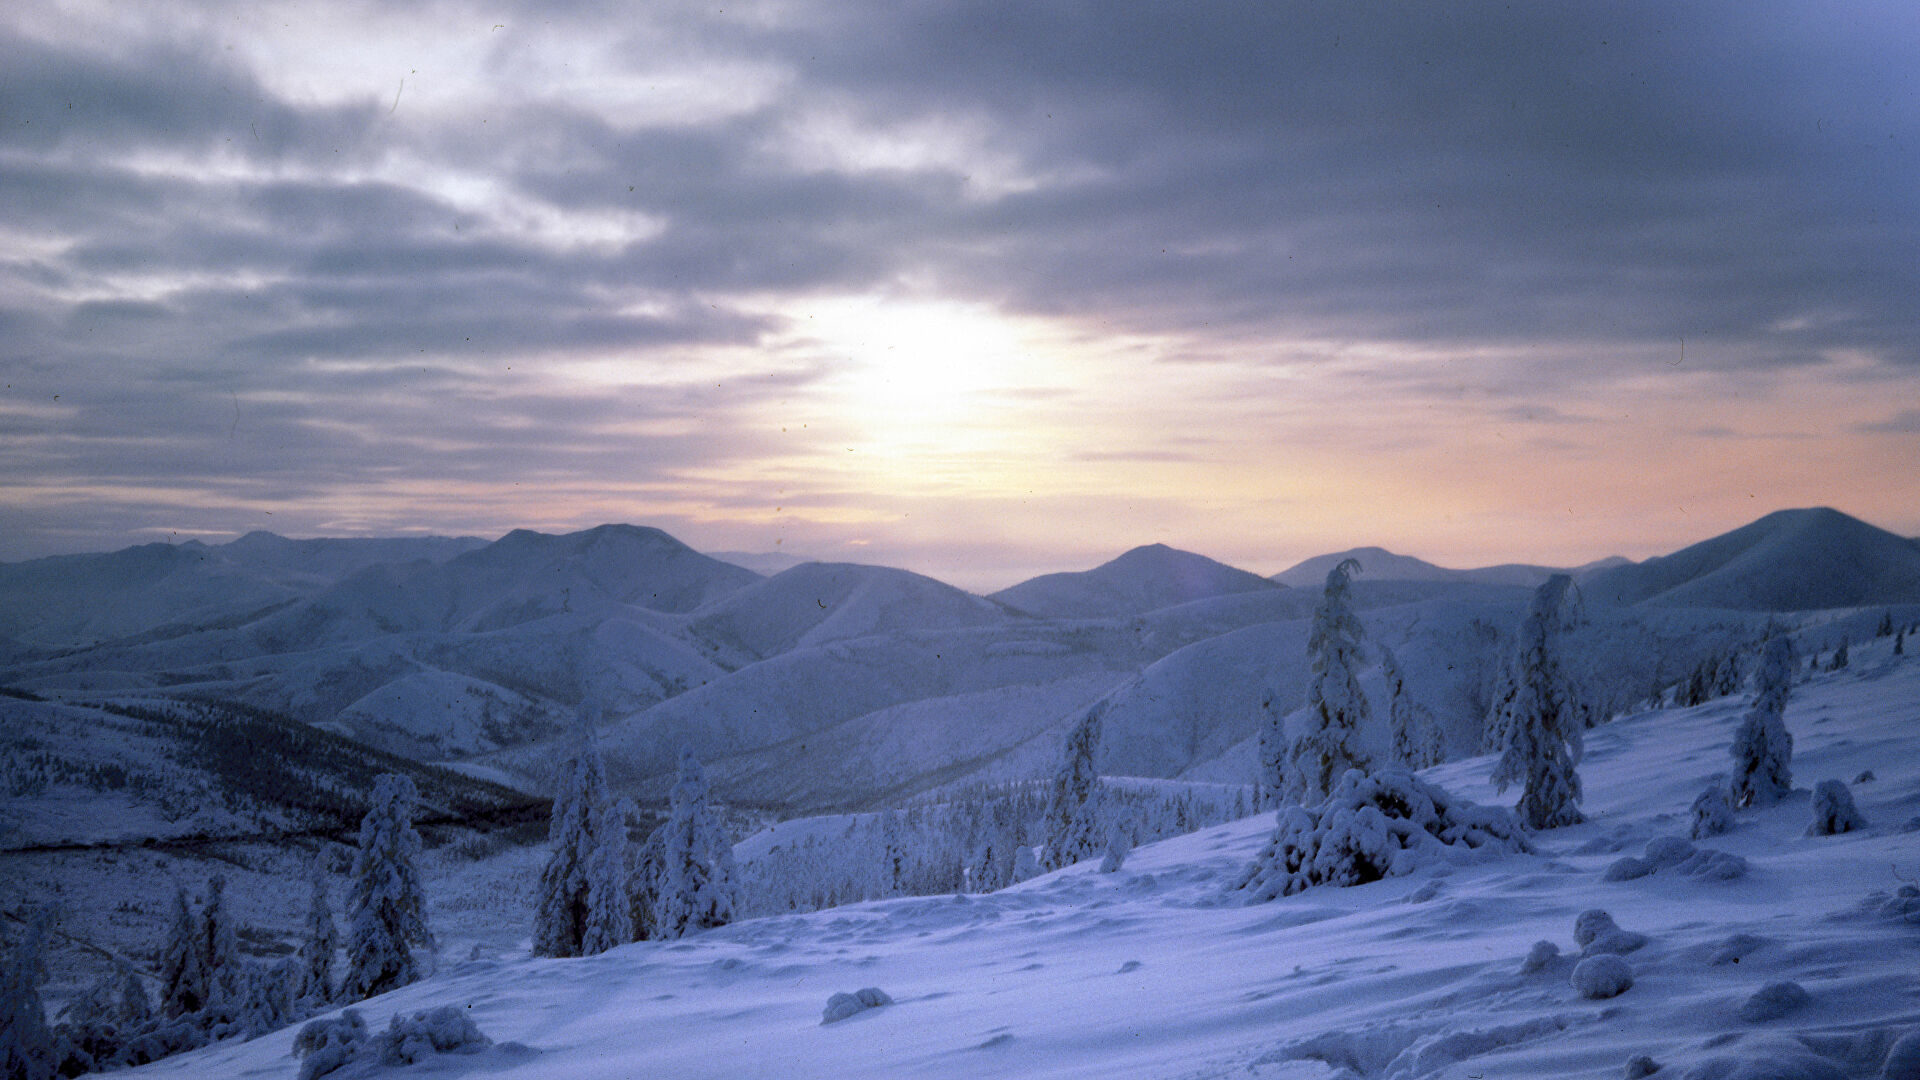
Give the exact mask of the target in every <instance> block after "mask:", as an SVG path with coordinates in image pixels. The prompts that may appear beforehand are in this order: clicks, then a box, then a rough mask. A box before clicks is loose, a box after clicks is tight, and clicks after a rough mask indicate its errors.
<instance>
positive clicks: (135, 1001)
mask: <svg viewBox="0 0 1920 1080" xmlns="http://www.w3.org/2000/svg"><path fill="white" fill-rule="evenodd" d="M118 976H119V981H120V993H119V997H118V998H117V999H116V1001H115V1004H114V1018H115V1019H116V1020H118V1021H119V1022H120V1027H121V1028H122V1030H125V1031H137V1030H139V1029H140V1028H143V1027H146V1026H147V1025H148V1024H150V1023H152V1022H153V999H152V998H150V997H148V996H147V984H146V983H144V982H142V981H141V980H140V973H139V972H137V971H135V970H133V965H132V964H129V963H127V962H126V961H125V960H121V961H119V970H118Z"/></svg>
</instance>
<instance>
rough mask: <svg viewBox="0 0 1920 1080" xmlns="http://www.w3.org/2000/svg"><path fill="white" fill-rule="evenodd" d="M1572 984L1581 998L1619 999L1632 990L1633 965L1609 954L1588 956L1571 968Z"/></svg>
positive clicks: (1597, 999)
mask: <svg viewBox="0 0 1920 1080" xmlns="http://www.w3.org/2000/svg"><path fill="white" fill-rule="evenodd" d="M1572 983H1573V989H1574V992H1575V993H1578V994H1579V995H1580V996H1581V997H1583V998H1591V999H1593V1000H1595V1001H1599V1000H1603V999H1605V998H1610V997H1619V996H1620V995H1621V994H1624V993H1626V992H1627V991H1628V990H1630V989H1632V988H1633V965H1632V964H1629V963H1627V962H1626V961H1625V960H1622V959H1620V958H1619V957H1618V956H1614V955H1612V954H1611V953H1604V954H1602V955H1599V956H1589V957H1587V958H1586V959H1585V960H1582V961H1580V962H1579V963H1578V964H1575V965H1574V966H1573V977H1572Z"/></svg>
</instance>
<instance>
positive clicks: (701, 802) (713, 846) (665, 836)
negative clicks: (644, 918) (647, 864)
mask: <svg viewBox="0 0 1920 1080" xmlns="http://www.w3.org/2000/svg"><path fill="white" fill-rule="evenodd" d="M672 803H673V806H672V811H671V813H670V815H669V817H668V818H667V823H666V824H665V825H662V826H661V827H660V828H661V829H662V835H661V843H660V874H659V882H660V886H659V894H658V900H657V901H656V903H655V905H654V913H653V917H654V931H655V936H657V937H662V938H679V937H685V936H686V935H688V934H691V933H694V932H696V931H700V930H706V929H709V928H711V927H715V926H725V925H726V924H727V923H730V922H732V921H733V913H734V906H735V904H736V902H737V888H738V886H737V880H738V875H739V872H738V870H737V869H736V868H735V867H734V863H733V845H732V844H731V843H730V842H729V841H728V840H727V836H726V831H725V829H724V828H723V827H722V825H721V823H720V818H719V815H717V814H716V813H714V810H713V808H712V807H711V806H709V805H708V803H707V779H706V776H705V775H704V774H703V773H702V772H701V769H700V759H699V758H697V757H695V756H694V755H693V750H692V748H690V747H689V748H685V749H682V750H681V751H680V778H679V780H678V782H676V783H675V784H674V785H673V796H672Z"/></svg>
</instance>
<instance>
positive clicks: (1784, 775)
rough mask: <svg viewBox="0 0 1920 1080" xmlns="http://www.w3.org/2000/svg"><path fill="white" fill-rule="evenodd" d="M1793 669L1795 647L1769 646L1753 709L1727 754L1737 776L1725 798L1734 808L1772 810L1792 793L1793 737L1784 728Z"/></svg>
mask: <svg viewBox="0 0 1920 1080" xmlns="http://www.w3.org/2000/svg"><path fill="white" fill-rule="evenodd" d="M1793 669H1794V658H1793V642H1792V641H1791V640H1789V639H1787V638H1786V637H1776V638H1774V639H1772V640H1771V641H1768V642H1767V644H1766V645H1765V646H1764V648H1763V649H1762V651H1761V654H1760V665H1759V667H1758V668H1757V669H1756V670H1755V671H1754V674H1753V704H1752V706H1751V707H1750V708H1748V710H1747V715H1746V718H1745V719H1744V720H1742V721H1741V722H1740V730H1739V731H1737V732H1735V733H1734V736H1733V745H1732V746H1731V747H1729V748H1728V752H1729V753H1730V754H1732V755H1733V774H1732V776H1731V777H1730V778H1729V779H1728V781H1727V796H1728V798H1730V799H1731V800H1732V801H1733V805H1734V806H1737V807H1739V806H1770V805H1772V804H1773V803H1775V802H1777V801H1779V799H1780V798H1781V797H1782V796H1784V795H1786V794H1787V793H1788V792H1790V791H1792V790H1793V770H1792V768H1791V766H1790V763H1791V762H1792V760H1793V735H1792V734H1791V733H1789V732H1788V731H1787V723H1786V713H1787V697H1788V695H1789V694H1790V693H1791V692H1792V688H1793Z"/></svg>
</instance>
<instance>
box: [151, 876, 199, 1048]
mask: <svg viewBox="0 0 1920 1080" xmlns="http://www.w3.org/2000/svg"><path fill="white" fill-rule="evenodd" d="M200 933H201V924H200V921H199V920H198V919H195V918H194V914H193V905H192V903H191V902H189V901H188V900H187V890H186V887H185V886H183V885H176V886H174V890H173V921H172V923H171V924H170V925H169V926H168V928H167V940H166V942H165V944H163V945H161V947H160V1009H161V1011H162V1012H164V1013H165V1014H166V1015H167V1016H168V1017H179V1016H186V1015H189V1014H192V1013H197V1012H199V1011H200V1010H201V1009H202V1008H205V1007H206V1004H207V969H206V961H205V959H204V957H205V956H206V946H205V945H202V944H201V942H200Z"/></svg>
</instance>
